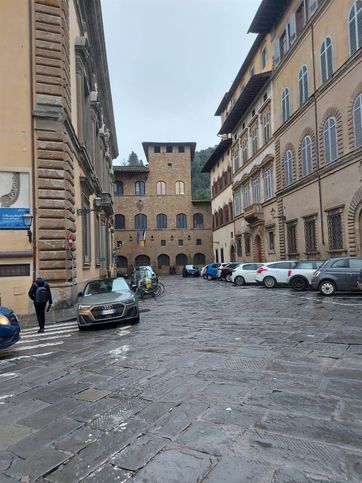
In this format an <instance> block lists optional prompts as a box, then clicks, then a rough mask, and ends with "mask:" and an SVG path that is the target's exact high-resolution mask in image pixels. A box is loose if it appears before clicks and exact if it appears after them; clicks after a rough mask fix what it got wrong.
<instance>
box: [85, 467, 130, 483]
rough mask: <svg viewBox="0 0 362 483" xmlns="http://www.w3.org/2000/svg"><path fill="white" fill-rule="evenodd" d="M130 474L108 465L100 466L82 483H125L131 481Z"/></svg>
mask: <svg viewBox="0 0 362 483" xmlns="http://www.w3.org/2000/svg"><path fill="white" fill-rule="evenodd" d="M131 478H132V473H131V472H130V471H126V470H122V469H121V468H117V467H115V466H112V465H110V464H105V465H102V466H100V467H99V468H98V469H97V470H96V471H95V472H94V473H92V474H91V475H89V476H87V478H85V479H84V480H82V481H83V482H84V483H111V482H114V481H115V482H119V483H126V482H127V481H131Z"/></svg>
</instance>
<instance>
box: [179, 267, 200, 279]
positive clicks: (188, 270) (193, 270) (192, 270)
mask: <svg viewBox="0 0 362 483" xmlns="http://www.w3.org/2000/svg"><path fill="white" fill-rule="evenodd" d="M182 276H183V277H199V276H200V271H199V269H198V268H197V267H195V265H185V266H184V268H183V269H182Z"/></svg>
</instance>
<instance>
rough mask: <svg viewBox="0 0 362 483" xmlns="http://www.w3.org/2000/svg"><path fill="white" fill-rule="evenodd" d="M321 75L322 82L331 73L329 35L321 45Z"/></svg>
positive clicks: (330, 43) (331, 60)
mask: <svg viewBox="0 0 362 483" xmlns="http://www.w3.org/2000/svg"><path fill="white" fill-rule="evenodd" d="M321 75H322V84H323V83H324V82H326V81H327V80H328V79H330V78H331V77H332V75H333V51H332V39H331V38H330V37H326V38H325V39H324V41H323V43H322V46H321Z"/></svg>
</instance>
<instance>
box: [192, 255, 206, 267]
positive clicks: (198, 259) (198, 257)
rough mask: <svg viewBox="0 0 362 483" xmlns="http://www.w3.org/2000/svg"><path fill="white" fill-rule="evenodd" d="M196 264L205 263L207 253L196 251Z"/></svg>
mask: <svg viewBox="0 0 362 483" xmlns="http://www.w3.org/2000/svg"><path fill="white" fill-rule="evenodd" d="M194 265H202V266H203V265H205V255H204V254H203V253H196V254H195V255H194Z"/></svg>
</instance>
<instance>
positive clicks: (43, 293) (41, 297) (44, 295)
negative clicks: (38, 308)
mask: <svg viewBox="0 0 362 483" xmlns="http://www.w3.org/2000/svg"><path fill="white" fill-rule="evenodd" d="M48 298H49V297H48V290H47V289H46V287H44V285H43V286H42V287H39V286H38V287H37V289H36V291H35V298H34V302H35V303H36V304H46V303H47V302H48Z"/></svg>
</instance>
